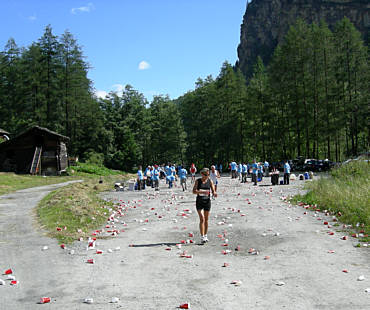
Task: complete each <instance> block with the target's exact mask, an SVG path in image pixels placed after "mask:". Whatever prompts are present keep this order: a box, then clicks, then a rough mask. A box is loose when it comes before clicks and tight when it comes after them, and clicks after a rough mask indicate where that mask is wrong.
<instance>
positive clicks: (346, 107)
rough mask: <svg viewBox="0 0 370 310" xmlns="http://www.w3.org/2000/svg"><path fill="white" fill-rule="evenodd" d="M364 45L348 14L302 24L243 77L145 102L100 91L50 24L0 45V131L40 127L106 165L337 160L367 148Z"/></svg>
mask: <svg viewBox="0 0 370 310" xmlns="http://www.w3.org/2000/svg"><path fill="white" fill-rule="evenodd" d="M368 57H369V52H368V47H367V46H366V45H365V43H364V41H363V39H362V38H361V34H360V33H359V32H358V31H357V30H356V29H355V27H354V26H353V24H351V22H350V21H349V20H348V19H347V18H344V19H343V20H341V21H340V22H338V23H337V25H336V26H335V28H334V29H332V30H330V29H329V28H328V26H327V25H326V24H325V23H324V22H321V23H320V24H315V23H314V24H307V23H305V22H304V21H303V20H297V21H296V23H295V24H294V25H293V26H291V28H290V30H289V32H288V33H287V35H286V37H285V40H284V43H283V44H281V45H279V46H278V47H277V48H276V50H275V51H274V55H273V58H272V61H271V62H270V63H269V64H268V65H267V66H266V65H265V64H263V62H262V61H261V59H259V60H258V61H257V63H256V64H255V65H254V68H253V70H254V74H253V76H252V77H251V78H250V79H249V80H246V79H245V77H244V76H243V74H242V73H241V72H240V71H239V70H237V69H235V67H234V66H232V65H231V64H230V63H228V62H225V63H224V64H222V67H221V69H220V73H219V75H218V76H217V77H215V78H214V77H212V76H208V77H206V78H203V79H202V78H199V79H198V80H197V81H196V82H195V88H194V90H191V91H188V92H187V93H185V94H184V95H182V96H181V97H179V98H177V99H171V98H169V97H168V96H167V95H159V96H155V97H154V98H153V100H152V101H151V102H149V101H148V100H147V99H146V98H145V97H144V95H143V94H142V93H140V92H139V91H138V90H136V89H135V88H134V87H133V86H131V85H126V87H125V88H124V90H123V91H122V92H120V93H117V92H111V93H110V94H109V95H108V97H106V98H104V99H101V98H97V97H96V95H95V92H94V88H93V82H92V81H91V80H89V78H88V71H89V69H90V64H89V63H88V62H87V60H86V56H85V55H84V54H83V51H82V48H81V47H80V46H79V45H78V43H77V41H76V39H75V38H74V37H73V34H71V33H70V32H69V31H65V32H64V33H63V34H62V35H60V36H56V35H55V34H53V31H52V27H51V26H50V25H48V26H47V27H46V28H45V31H44V33H43V35H42V36H41V37H40V38H39V39H38V40H37V41H36V42H33V43H32V44H31V45H30V46H28V47H19V46H17V44H16V42H15V40H14V39H13V38H10V39H9V40H8V42H7V44H6V46H5V47H4V50H3V51H2V52H1V53H0V128H2V129H5V130H6V131H8V132H10V133H11V134H13V136H14V135H16V134H18V133H20V132H22V131H24V130H25V129H27V128H28V127H30V126H32V125H39V126H42V127H46V128H48V129H50V130H53V131H56V132H58V133H60V134H63V135H66V136H68V137H70V138H71V140H70V143H69V146H68V149H69V154H70V155H74V156H79V157H80V158H81V159H83V160H85V161H94V162H96V163H101V164H104V165H105V166H107V167H109V168H112V169H119V170H125V171H132V170H133V169H134V168H135V167H137V165H139V164H141V165H147V164H154V163H164V162H168V161H170V162H175V163H184V164H189V163H191V162H194V163H196V164H197V165H199V166H202V165H207V166H208V165H210V164H211V163H223V164H226V163H227V162H230V161H231V160H235V161H251V160H253V159H254V158H256V159H257V160H265V159H267V160H269V161H278V160H282V159H292V158H296V157H298V156H303V157H306V158H321V159H324V158H328V159H330V160H334V161H341V160H344V159H346V158H348V157H351V156H355V155H357V154H360V153H362V152H366V151H368V149H369V140H370V127H369V120H368V116H369V102H370V98H369V85H370V79H369V75H370V70H369V63H368Z"/></svg>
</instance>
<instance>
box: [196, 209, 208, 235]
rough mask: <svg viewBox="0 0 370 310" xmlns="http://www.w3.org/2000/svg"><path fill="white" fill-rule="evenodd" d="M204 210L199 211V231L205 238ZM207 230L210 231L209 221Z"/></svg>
mask: <svg viewBox="0 0 370 310" xmlns="http://www.w3.org/2000/svg"><path fill="white" fill-rule="evenodd" d="M202 211H203V209H202V210H197V212H198V215H199V231H200V235H201V236H204V215H203V212H202ZM204 212H206V211H204ZM207 229H208V221H207Z"/></svg>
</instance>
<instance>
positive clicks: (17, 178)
mask: <svg viewBox="0 0 370 310" xmlns="http://www.w3.org/2000/svg"><path fill="white" fill-rule="evenodd" d="M74 179H76V176H63V177H57V176H56V177H41V176H31V175H18V174H15V173H5V172H0V196H1V195H4V194H7V193H10V192H14V191H17V190H20V189H25V188H30V187H35V186H43V185H50V184H55V183H62V182H66V181H71V180H74Z"/></svg>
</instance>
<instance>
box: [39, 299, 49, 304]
mask: <svg viewBox="0 0 370 310" xmlns="http://www.w3.org/2000/svg"><path fill="white" fill-rule="evenodd" d="M49 302H50V297H41V298H40V304H47V303H49Z"/></svg>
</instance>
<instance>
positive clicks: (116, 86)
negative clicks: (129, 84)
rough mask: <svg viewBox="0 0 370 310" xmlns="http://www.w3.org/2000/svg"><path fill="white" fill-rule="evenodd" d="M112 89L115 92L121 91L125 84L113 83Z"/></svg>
mask: <svg viewBox="0 0 370 310" xmlns="http://www.w3.org/2000/svg"><path fill="white" fill-rule="evenodd" d="M112 88H113V91H114V92H116V93H122V91H123V90H124V89H125V86H124V85H122V84H114V85H112Z"/></svg>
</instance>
